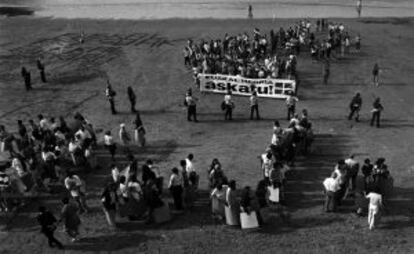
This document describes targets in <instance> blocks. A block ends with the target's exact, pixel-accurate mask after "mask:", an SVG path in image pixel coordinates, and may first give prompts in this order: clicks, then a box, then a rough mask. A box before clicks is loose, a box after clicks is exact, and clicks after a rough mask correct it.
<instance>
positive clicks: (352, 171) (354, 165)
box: [345, 154, 359, 191]
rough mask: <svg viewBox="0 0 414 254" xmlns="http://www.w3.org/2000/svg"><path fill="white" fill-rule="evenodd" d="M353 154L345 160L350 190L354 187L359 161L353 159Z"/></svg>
mask: <svg viewBox="0 0 414 254" xmlns="http://www.w3.org/2000/svg"><path fill="white" fill-rule="evenodd" d="M354 158H355V155H353V154H351V155H350V156H349V158H347V159H346V160H345V164H346V165H347V167H348V177H349V180H350V181H351V183H350V184H351V190H352V191H354V190H355V189H356V180H357V176H358V171H359V163H358V161H356V160H355V159H354Z"/></svg>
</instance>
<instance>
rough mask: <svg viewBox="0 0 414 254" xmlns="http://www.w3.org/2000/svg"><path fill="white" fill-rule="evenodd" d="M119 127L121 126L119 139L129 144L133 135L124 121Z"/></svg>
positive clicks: (123, 143) (122, 142)
mask: <svg viewBox="0 0 414 254" xmlns="http://www.w3.org/2000/svg"><path fill="white" fill-rule="evenodd" d="M119 127H120V128H119V140H120V141H121V144H122V145H124V146H127V145H129V142H130V141H131V136H130V135H129V133H128V132H127V130H126V128H125V124H124V123H121V124H120V125H119Z"/></svg>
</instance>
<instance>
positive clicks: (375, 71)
mask: <svg viewBox="0 0 414 254" xmlns="http://www.w3.org/2000/svg"><path fill="white" fill-rule="evenodd" d="M379 72H380V69H379V66H378V64H377V63H375V64H374V67H373V68H372V79H373V82H374V85H375V86H376V87H378V86H379Z"/></svg>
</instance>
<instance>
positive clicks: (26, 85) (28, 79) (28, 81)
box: [24, 78, 32, 91]
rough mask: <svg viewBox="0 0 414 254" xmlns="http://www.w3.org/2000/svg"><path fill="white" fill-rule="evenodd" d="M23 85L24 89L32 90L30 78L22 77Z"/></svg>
mask: <svg viewBox="0 0 414 254" xmlns="http://www.w3.org/2000/svg"><path fill="white" fill-rule="evenodd" d="M24 85H25V87H26V91H29V90H32V83H31V81H30V78H25V79H24Z"/></svg>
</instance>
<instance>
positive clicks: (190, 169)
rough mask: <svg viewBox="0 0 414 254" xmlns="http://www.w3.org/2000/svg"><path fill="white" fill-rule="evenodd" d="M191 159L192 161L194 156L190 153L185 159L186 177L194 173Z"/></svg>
mask: <svg viewBox="0 0 414 254" xmlns="http://www.w3.org/2000/svg"><path fill="white" fill-rule="evenodd" d="M193 159H194V155H193V154H192V153H190V154H189V155H188V156H187V158H185V171H186V172H187V175H188V176H189V175H190V173H192V172H194V173H195V169H194V166H193Z"/></svg>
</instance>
